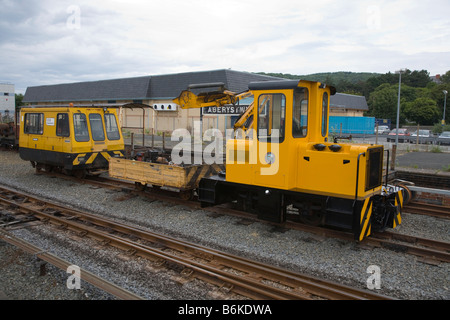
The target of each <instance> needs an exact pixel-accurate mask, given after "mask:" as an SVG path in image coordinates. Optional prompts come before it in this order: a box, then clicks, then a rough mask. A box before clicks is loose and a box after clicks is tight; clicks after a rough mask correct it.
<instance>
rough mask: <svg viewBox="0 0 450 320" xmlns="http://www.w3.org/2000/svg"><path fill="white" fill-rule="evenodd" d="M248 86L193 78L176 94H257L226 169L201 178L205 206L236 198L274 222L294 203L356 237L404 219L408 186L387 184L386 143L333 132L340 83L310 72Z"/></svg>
mask: <svg viewBox="0 0 450 320" xmlns="http://www.w3.org/2000/svg"><path fill="white" fill-rule="evenodd" d="M248 88H249V90H248V91H245V92H243V93H239V94H238V93H234V92H231V91H228V90H226V88H225V87H224V86H223V84H220V83H219V84H218V83H214V84H209V85H208V84H201V85H191V86H190V87H189V88H188V89H187V90H184V91H182V92H181V94H180V95H179V97H177V98H176V99H174V100H173V101H174V102H175V103H176V104H178V105H180V107H181V108H202V107H210V106H216V107H220V106H224V105H228V104H236V103H238V101H239V100H240V99H242V98H247V97H249V96H251V95H253V104H251V105H250V107H249V108H248V109H247V111H246V112H245V113H244V114H243V115H242V116H241V118H240V119H239V120H238V121H237V122H236V124H235V129H241V130H243V133H244V134H242V135H241V136H242V138H233V139H230V140H228V141H227V143H226V170H225V172H224V173H222V174H218V175H213V176H210V177H204V178H202V179H201V180H200V182H199V187H198V195H199V200H200V201H201V203H202V206H211V205H218V204H222V203H226V202H236V203H237V204H238V206H239V207H240V208H241V209H243V210H246V211H249V212H254V213H256V214H257V215H258V217H259V218H261V219H265V220H270V221H275V222H284V221H285V220H286V214H287V210H288V209H294V210H295V211H296V212H297V214H298V216H299V218H300V219H301V220H302V221H305V222H308V223H311V224H314V225H323V226H329V227H332V228H339V229H344V230H349V231H351V232H352V233H353V234H354V237H355V239H356V240H358V241H362V240H363V239H364V238H365V237H367V236H369V235H370V234H371V232H372V231H373V230H384V229H385V228H388V227H389V228H395V227H396V226H397V225H399V224H400V223H401V209H402V206H403V199H404V193H405V189H404V188H402V187H399V186H390V185H388V184H387V174H388V172H386V183H383V164H384V155H385V150H384V148H383V146H382V145H372V144H355V143H351V144H350V143H341V142H339V143H338V142H337V141H330V139H329V136H328V132H329V121H328V120H329V105H330V96H331V95H334V94H335V93H336V90H335V88H333V87H330V86H327V85H325V84H323V83H320V82H314V81H305V80H281V81H263V82H252V83H250V84H249V86H248ZM386 151H387V150H386ZM388 158H389V156H388ZM386 171H387V170H386Z"/></svg>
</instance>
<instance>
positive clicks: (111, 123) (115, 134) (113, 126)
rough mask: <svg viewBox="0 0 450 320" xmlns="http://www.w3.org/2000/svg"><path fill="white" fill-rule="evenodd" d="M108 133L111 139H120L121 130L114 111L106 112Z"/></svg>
mask: <svg viewBox="0 0 450 320" xmlns="http://www.w3.org/2000/svg"><path fill="white" fill-rule="evenodd" d="M105 127H106V135H107V137H108V139H109V140H119V139H120V132H119V127H118V126H117V121H116V117H115V116H114V114H112V113H107V114H105Z"/></svg>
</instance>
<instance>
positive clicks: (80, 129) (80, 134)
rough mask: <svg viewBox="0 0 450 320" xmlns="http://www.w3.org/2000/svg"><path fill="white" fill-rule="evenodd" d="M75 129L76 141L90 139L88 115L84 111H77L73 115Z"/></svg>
mask: <svg viewBox="0 0 450 320" xmlns="http://www.w3.org/2000/svg"><path fill="white" fill-rule="evenodd" d="M73 130H74V133H75V140H76V141H78V142H86V141H89V140H90V138H89V130H88V126H87V120H86V115H85V114H84V113H75V114H74V115H73Z"/></svg>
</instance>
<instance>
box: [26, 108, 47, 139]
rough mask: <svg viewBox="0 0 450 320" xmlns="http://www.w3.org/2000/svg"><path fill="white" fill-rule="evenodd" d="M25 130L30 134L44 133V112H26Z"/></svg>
mask: <svg viewBox="0 0 450 320" xmlns="http://www.w3.org/2000/svg"><path fill="white" fill-rule="evenodd" d="M23 132H24V133H28V134H43V133H44V114H43V113H27V114H25V118H24V128H23Z"/></svg>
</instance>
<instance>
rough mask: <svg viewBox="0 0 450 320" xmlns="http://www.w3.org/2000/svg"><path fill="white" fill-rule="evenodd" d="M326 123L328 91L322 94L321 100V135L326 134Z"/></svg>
mask: <svg viewBox="0 0 450 320" xmlns="http://www.w3.org/2000/svg"><path fill="white" fill-rule="evenodd" d="M327 125H328V93H326V92H325V93H324V94H323V100H322V137H325V136H326V135H327Z"/></svg>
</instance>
